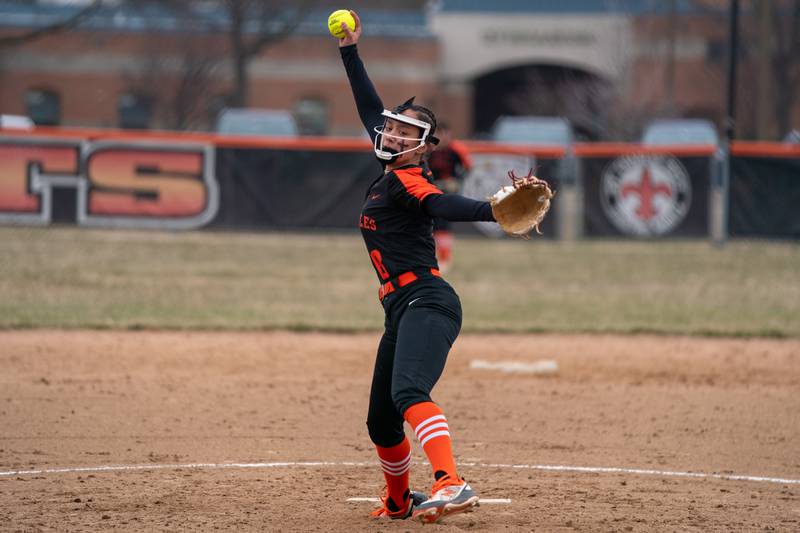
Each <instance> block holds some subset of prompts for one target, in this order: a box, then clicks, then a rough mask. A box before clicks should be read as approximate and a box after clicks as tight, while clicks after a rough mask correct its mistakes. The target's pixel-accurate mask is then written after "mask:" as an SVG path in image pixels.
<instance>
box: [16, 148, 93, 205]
mask: <svg viewBox="0 0 800 533" xmlns="http://www.w3.org/2000/svg"><path fill="white" fill-rule="evenodd" d="M32 164H36V165H38V166H39V170H40V171H41V172H42V173H44V174H65V175H72V176H74V175H77V174H78V149H77V147H75V146H55V145H54V146H48V145H46V144H41V145H38V146H36V145H32V144H22V143H20V144H0V213H11V214H13V213H39V212H41V209H42V206H41V202H40V198H39V196H37V195H35V194H30V193H29V192H28V191H29V188H30V187H29V183H28V182H29V178H30V176H29V172H28V170H29V168H30V166H31V165H32Z"/></svg>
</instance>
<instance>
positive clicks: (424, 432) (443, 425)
mask: <svg viewBox="0 0 800 533" xmlns="http://www.w3.org/2000/svg"><path fill="white" fill-rule="evenodd" d="M442 428H444V429H447V430H449V429H450V428H449V427H448V426H447V422H439V423H438V424H431V425H429V426H428V427H426V428H425V429H423V430H422V431H420V432H419V434H418V435H417V439H419V440H422V439H423V438H424V437H425V435H427V434H428V433H430V432H431V431H433V430H435V429H439V430H441V429H442Z"/></svg>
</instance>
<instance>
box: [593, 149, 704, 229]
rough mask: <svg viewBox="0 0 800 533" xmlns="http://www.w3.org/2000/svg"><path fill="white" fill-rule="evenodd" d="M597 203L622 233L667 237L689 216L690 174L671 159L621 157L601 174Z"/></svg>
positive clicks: (674, 159)
mask: <svg viewBox="0 0 800 533" xmlns="http://www.w3.org/2000/svg"><path fill="white" fill-rule="evenodd" d="M600 199H601V203H602V206H603V210H604V211H605V213H606V216H607V217H608V219H609V220H611V222H612V223H613V224H614V226H615V227H616V228H617V229H618V230H619V231H621V232H622V233H625V234H628V235H639V236H657V235H667V234H668V233H670V232H671V231H672V230H674V229H675V228H676V227H677V226H678V224H680V223H681V221H682V220H683V219H684V218H685V217H686V213H688V212H689V205H690V204H691V200H692V189H691V182H690V181H689V173H688V172H686V169H685V168H684V167H683V165H682V164H681V162H680V161H678V160H677V159H676V158H674V157H672V156H631V157H621V158H619V159H615V160H614V161H612V162H611V163H610V164H609V165H608V166H607V167H606V169H605V170H604V171H603V175H602V177H601V180H600Z"/></svg>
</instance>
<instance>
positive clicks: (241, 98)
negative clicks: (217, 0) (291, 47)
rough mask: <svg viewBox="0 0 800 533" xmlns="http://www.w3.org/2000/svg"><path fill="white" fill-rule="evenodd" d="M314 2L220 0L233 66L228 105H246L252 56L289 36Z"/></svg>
mask: <svg viewBox="0 0 800 533" xmlns="http://www.w3.org/2000/svg"><path fill="white" fill-rule="evenodd" d="M316 3H317V2H315V1H314V0H300V1H296V2H293V3H292V4H291V6H292V7H286V5H287V3H286V2H283V1H276V0H223V4H224V5H225V7H226V8H227V10H228V15H229V19H230V27H229V31H228V36H229V39H230V44H231V54H232V55H231V59H232V62H233V70H234V90H233V94H232V95H231V99H230V103H231V105H233V106H235V107H244V106H246V105H247V102H248V96H249V90H248V80H249V76H248V69H249V66H250V63H251V61H252V59H253V58H254V57H255V56H256V55H257V54H259V53H260V52H261V51H262V50H263V49H264V48H266V47H267V46H270V45H272V44H275V43H277V42H279V41H282V40H284V39H286V38H287V37H289V36H290V35H291V34H292V33H293V32H294V31H295V30H296V29H297V26H299V25H300V23H301V22H302V21H303V20H304V19H305V17H306V16H307V15H308V12H309V11H310V9H311V8H312V7H313V6H314V5H315V4H316Z"/></svg>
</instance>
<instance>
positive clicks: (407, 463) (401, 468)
mask: <svg viewBox="0 0 800 533" xmlns="http://www.w3.org/2000/svg"><path fill="white" fill-rule="evenodd" d="M381 468H382V469H383V471H384V472H386V473H387V474H391V475H393V476H399V475H401V474H404V473H405V472H407V471H408V469H409V468H411V454H409V455H408V457H406V458H405V459H403V460H402V461H400V462H399V463H395V464H394V465H393V466H388V465H387V464H385V462H384V461H383V459H381Z"/></svg>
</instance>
